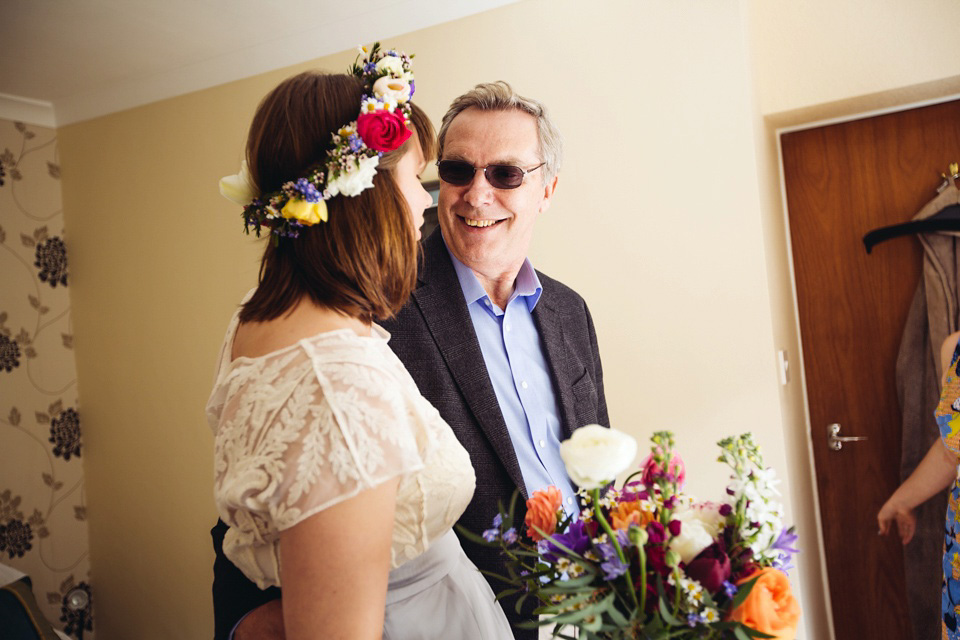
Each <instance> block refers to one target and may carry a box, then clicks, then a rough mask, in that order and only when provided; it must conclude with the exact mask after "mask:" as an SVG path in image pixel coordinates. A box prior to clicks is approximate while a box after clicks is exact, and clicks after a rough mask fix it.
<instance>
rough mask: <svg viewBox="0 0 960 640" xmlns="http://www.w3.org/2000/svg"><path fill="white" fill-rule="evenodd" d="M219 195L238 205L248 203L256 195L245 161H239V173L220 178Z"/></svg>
mask: <svg viewBox="0 0 960 640" xmlns="http://www.w3.org/2000/svg"><path fill="white" fill-rule="evenodd" d="M220 195H222V196H223V197H224V198H226V199H227V200H230V201H231V202H235V203H237V204H239V205H248V204H250V202H251V201H252V200H253V199H254V198H255V197H256V196H257V195H258V192H257V188H256V187H254V186H253V181H252V180H251V179H250V170H249V169H248V168H247V161H246V160H243V161H241V162H240V173H237V174H235V175H232V176H225V177H223V178H220Z"/></svg>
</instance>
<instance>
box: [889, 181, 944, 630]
mask: <svg viewBox="0 0 960 640" xmlns="http://www.w3.org/2000/svg"><path fill="white" fill-rule="evenodd" d="M958 203H960V190H958V189H957V187H956V186H955V185H954V184H952V183H951V184H950V185H949V186H948V187H947V188H946V189H945V190H944V191H942V192H941V193H940V194H939V195H938V196H937V197H936V198H934V199H933V200H931V201H930V202H928V203H927V204H926V205H925V206H924V207H923V208H922V209H921V210H920V212H919V213H917V215H915V216H914V217H913V219H914V220H923V219H926V218H929V217H932V216H934V215H936V214H937V213H939V212H941V211H943V210H944V209H945V208H947V207H949V206H951V205H956V204H958ZM917 237H918V238H919V240H920V244H921V245H922V246H923V273H922V274H921V277H920V282H919V283H918V285H917V291H916V293H915V294H914V297H913V302H912V303H911V305H910V310H909V312H908V314H907V320H906V324H905V326H904V330H903V337H902V339H901V342H900V351H899V353H898V354H897V368H896V377H897V396H898V398H899V401H900V410H901V416H902V420H903V429H902V449H901V460H900V479H901V481H903V480H905V479H906V478H907V477H908V476H909V475H910V474H911V473H912V472H913V470H914V469H915V468H916V467H917V465H918V464H919V463H920V460H921V459H923V456H924V455H925V454H926V453H927V451H928V450H929V449H930V446H931V445H932V444H933V442H934V441H935V440H936V439H937V438H939V437H940V433H939V430H938V428H937V424H936V422H935V421H934V419H933V412H934V410H935V409H936V406H937V403H938V402H939V400H940V391H941V390H940V385H941V379H942V376H943V372H942V371H941V370H940V369H941V363H940V346H941V345H942V344H943V341H944V340H945V339H946V337H947V336H948V335H950V334H951V333H953V332H954V331H956V330H957V327H958V320H960V318H958V317H957V309H958V302H957V301H958V298H960V296H958V289H957V283H958V273H960V247H958V241H960V233H958V232H950V231H944V232H938V233H930V234H920V235H918V236H917ZM946 509H947V491H946V490H944V491H942V492H940V493H938V494H937V495H936V496H934V497H933V498H931V499H930V500H928V501H927V502H926V503H924V504H923V505H921V506H919V507H918V508H917V509H916V515H917V530H916V534H915V535H914V538H913V540H912V541H911V542H910V544H908V545H907V546H906V547H905V548H904V552H903V559H904V568H905V574H906V587H907V603H908V606H909V610H910V619H911V622H912V627H913V632H914V633H913V637H914V640H924V639H926V638H938V637H940V617H941V616H940V590H941V581H942V579H943V572H942V567H941V563H942V559H943V556H942V553H943V526H944V520H943V519H944V513H946Z"/></svg>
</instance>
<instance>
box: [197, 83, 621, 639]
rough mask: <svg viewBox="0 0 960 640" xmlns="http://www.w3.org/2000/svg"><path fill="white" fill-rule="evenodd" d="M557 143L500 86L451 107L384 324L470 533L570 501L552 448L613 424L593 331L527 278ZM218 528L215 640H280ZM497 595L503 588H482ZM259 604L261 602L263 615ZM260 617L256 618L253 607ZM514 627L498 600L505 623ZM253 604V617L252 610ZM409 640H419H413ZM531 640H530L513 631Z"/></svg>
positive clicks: (578, 312) (564, 293) (563, 292)
mask: <svg viewBox="0 0 960 640" xmlns="http://www.w3.org/2000/svg"><path fill="white" fill-rule="evenodd" d="M561 155H562V143H561V139H560V135H559V133H558V131H557V130H556V127H555V126H554V125H553V123H552V122H551V121H550V120H549V118H548V117H547V114H546V111H545V109H544V107H543V105H541V104H540V103H539V102H537V101H535V100H530V99H528V98H524V97H522V96H519V95H517V94H516V93H515V92H514V91H513V89H511V88H510V86H509V85H508V84H507V83H505V82H496V83H490V84H481V85H477V87H475V88H474V89H472V90H471V91H468V92H467V93H465V94H464V95H462V96H460V97H459V98H457V99H456V100H454V101H453V104H452V105H451V107H450V109H449V110H448V111H447V114H446V115H445V116H444V117H443V122H442V125H441V127H440V133H439V162H438V163H437V169H438V173H439V176H440V198H439V205H438V217H439V223H440V228H439V229H438V230H437V231H435V232H434V233H433V234H431V235H430V237H429V238H427V239H425V240H424V241H423V261H422V263H421V268H420V271H419V274H418V286H417V289H416V291H414V293H413V296H412V298H411V300H410V302H409V303H408V304H407V305H406V306H405V307H404V308H403V310H402V311H401V312H400V314H399V315H398V316H397V317H396V318H395V319H393V320H391V321H388V322H384V323H383V326H384V328H385V329H386V330H387V331H389V332H390V334H391V339H390V347H391V348H392V349H393V350H394V351H395V352H396V353H397V355H398V356H399V358H400V360H401V361H402V362H403V363H404V365H405V366H406V367H407V370H408V371H409V372H410V374H411V376H413V379H414V380H415V381H416V383H417V386H418V387H419V389H420V392H421V393H422V394H423V395H424V396H425V397H426V398H427V399H428V400H430V402H431V403H432V404H433V405H434V406H435V407H436V408H437V410H438V411H439V412H440V415H441V416H443V418H444V420H446V421H447V422H448V423H449V424H450V426H451V427H452V428H453V430H454V432H455V433H456V435H457V437H458V438H459V440H460V441H461V443H462V444H463V446H464V447H465V448H466V449H467V451H469V452H470V458H471V462H472V464H473V467H474V470H475V472H476V477H477V484H476V490H475V492H474V495H473V499H472V501H471V503H470V505H469V506H468V507H467V510H466V512H465V513H464V514H463V516H462V517H461V519H460V521H459V524H460V525H462V526H463V527H465V528H466V529H468V530H470V531H473V532H475V533H479V532H481V531H483V530H485V529H488V528H489V527H490V523H491V521H492V520H493V517H494V516H495V515H496V514H497V513H498V510H499V505H500V504H501V503H502V504H504V505H507V504H509V501H510V499H511V496H512V495H513V493H514V491H515V489H517V488H518V487H519V488H520V490H521V492H522V499H521V500H520V501H519V503H518V505H517V513H516V522H518V523H522V522H523V518H524V515H525V511H526V510H525V508H524V504H523V502H524V499H526V498H527V497H529V496H530V495H531V494H532V493H533V492H534V491H536V490H537V489H541V488H544V487H546V486H549V485H553V486H556V487H557V488H559V489H560V490H561V491H562V492H563V496H564V500H563V506H564V509H565V510H567V511H568V512H573V511H575V510H576V509H577V501H576V496H575V493H574V490H575V488H574V487H573V485H572V483H571V482H570V479H569V478H568V477H567V474H566V471H565V469H564V466H563V462H562V461H561V459H560V455H559V443H560V441H561V440H564V439H566V438H568V437H569V436H570V434H571V432H572V431H573V430H574V429H576V428H578V427H581V426H583V425H585V424H591V423H600V424H603V425H609V420H608V417H607V406H606V400H605V398H604V393H603V373H602V370H601V366H600V355H599V351H598V348H597V338H596V333H595V331H594V327H593V321H592V319H591V318H590V313H589V311H588V310H587V307H586V304H585V303H584V301H583V299H582V298H581V297H580V296H579V295H577V294H576V293H575V292H574V291H573V290H571V289H569V288H568V287H566V286H565V285H563V284H561V283H559V282H557V281H556V280H553V279H551V278H549V277H547V276H546V275H544V274H542V273H539V272H537V271H535V270H534V269H533V266H532V265H531V264H530V261H529V260H528V259H527V251H528V249H529V247H530V241H531V239H532V237H533V229H534V226H535V223H536V222H537V220H538V218H540V216H541V214H543V213H544V212H545V211H546V210H547V209H548V207H549V206H550V202H551V200H552V198H553V193H554V190H555V188H556V185H557V173H558V171H559V168H560V161H561ZM224 529H225V527H223V526H222V523H221V524H218V527H216V528H214V531H213V535H214V547H215V549H216V551H217V562H216V564H215V565H214V574H215V579H214V609H215V615H216V627H217V630H216V638H217V640H220V639H221V638H226V637H228V634H229V631H230V630H231V629H233V627H234V625H235V624H236V622H237V620H239V619H241V618H242V617H243V616H244V615H246V614H247V612H249V611H251V610H252V609H255V610H254V611H253V612H252V613H251V614H250V615H248V616H247V617H246V618H244V619H243V621H242V622H241V624H239V625H237V628H236V632H235V634H234V636H233V637H234V640H246V639H247V638H265V639H274V638H282V637H283V633H282V626H283V625H282V617H281V609H280V606H279V602H278V601H273V602H268V601H270V600H271V599H275V598H277V597H278V595H279V594H278V593H277V592H276V591H274V592H272V593H271V592H270V591H269V590H268V591H267V592H259V591H258V590H257V589H256V586H254V585H253V584H252V583H250V582H248V581H247V580H246V578H245V577H244V576H243V574H241V573H240V572H239V571H238V570H237V569H236V568H235V567H233V565H232V564H231V563H230V562H229V561H228V560H226V558H225V557H224V556H223V555H222V552H221V549H220V545H221V544H222V537H223V531H224ZM461 543H462V544H463V548H464V550H465V551H466V553H467V555H468V556H469V557H470V559H471V560H473V562H474V563H475V564H476V565H477V567H479V568H480V569H481V570H485V571H489V572H493V573H497V574H504V572H505V568H504V564H503V562H502V560H501V558H500V556H499V554H498V552H497V551H496V550H495V549H488V548H486V547H481V546H479V545H476V544H473V543H471V542H469V541H468V540H466V539H461ZM488 579H489V580H490V583H491V586H492V588H493V590H494V592H495V593H496V592H499V591H501V590H503V588H504V585H503V584H502V583H499V582H498V581H497V580H495V579H492V578H488ZM264 603H266V604H264ZM260 605H263V606H260ZM529 605H530V606H528V607H526V609H525V613H524V614H523V615H518V614H517V613H516V610H515V599H512V598H507V599H505V600H503V609H504V612H505V613H506V614H507V617H508V618H509V619H510V622H511V624H515V623H517V622H519V621H522V620H530V619H532V618H533V614H532V612H531V611H532V606H533V605H534V603H532V602H530V603H529ZM258 606H259V608H257V607H258ZM411 633H412V635H411V637H415V636H416V632H415V630H411ZM515 634H516V637H517V638H536V637H537V632H536V630H515Z"/></svg>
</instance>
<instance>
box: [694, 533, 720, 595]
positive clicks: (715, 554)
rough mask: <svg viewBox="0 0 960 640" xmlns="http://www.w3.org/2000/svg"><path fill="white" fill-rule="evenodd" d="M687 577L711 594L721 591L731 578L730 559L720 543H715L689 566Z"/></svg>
mask: <svg viewBox="0 0 960 640" xmlns="http://www.w3.org/2000/svg"><path fill="white" fill-rule="evenodd" d="M685 571H686V573H687V575H688V576H689V577H691V578H693V579H694V580H696V581H697V582H699V583H700V584H702V585H703V588H704V589H706V590H707V591H709V592H711V593H716V592H718V591H720V588H721V587H722V586H723V583H724V581H725V580H727V579H728V578H729V577H730V558H729V557H728V556H727V553H726V552H725V551H724V550H723V547H721V546H720V544H718V543H716V542H715V543H713V544H712V545H710V546H709V547H707V548H706V549H704V550H703V551H701V552H700V555H698V556H697V557H696V558H694V559H693V560H691V561H690V563H689V564H687V566H686V569H685Z"/></svg>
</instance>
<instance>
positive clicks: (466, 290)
mask: <svg viewBox="0 0 960 640" xmlns="http://www.w3.org/2000/svg"><path fill="white" fill-rule="evenodd" d="M441 237H442V235H441ZM443 246H444V247H446V248H447V253H448V254H450V261H451V262H453V270H454V271H456V273H457V279H458V280H459V281H460V289H461V291H462V292H463V299H464V300H466V302H467V305H468V306H469V305H470V304H472V303H474V302H478V301H481V300H483V299H484V298H486V297H487V292H486V291H484V289H483V285H481V284H480V281H479V280H477V275H476V274H475V273H474V272H473V269H471V268H470V267H468V266H467V265H465V264H463V263H462V262H460V261H459V260H457V257H456V256H455V255H453V252H452V251H450V247H447V241H446V239H444V241H443ZM542 293H543V286H541V284H540V278H538V277H537V272H536V270H535V269H534V268H533V265H532V264H531V263H530V259H529V258H524V259H523V264H522V265H520V271H518V272H517V279H516V281H515V282H514V289H513V294H512V295H511V296H510V301H513V299H514V298H517V297H523V299H524V302H526V304H527V310H528V311H529V312H530V313H533V309H534V307H536V306H537V302H538V301H539V300H540V295H541V294H542Z"/></svg>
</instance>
